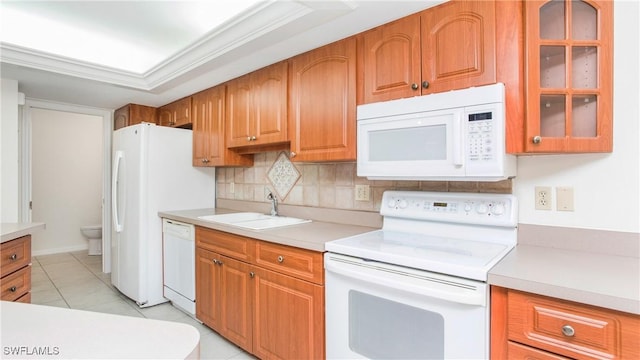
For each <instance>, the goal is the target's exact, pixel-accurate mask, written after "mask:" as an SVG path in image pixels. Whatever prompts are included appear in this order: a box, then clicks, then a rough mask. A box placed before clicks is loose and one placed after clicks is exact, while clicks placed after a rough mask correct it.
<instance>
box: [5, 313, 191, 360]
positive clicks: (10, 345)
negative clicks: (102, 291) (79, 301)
mask: <svg viewBox="0 0 640 360" xmlns="http://www.w3.org/2000/svg"><path fill="white" fill-rule="evenodd" d="M0 312H1V313H2V348H3V349H2V351H3V353H2V358H3V359H25V358H32V359H98V358H99V359H198V358H199V356H200V333H199V332H198V330H197V329H196V328H194V327H193V326H191V325H188V324H183V323H178V322H169V321H161V320H153V319H145V318H137V317H131V316H121V315H112V314H104V313H97V312H91V311H82V310H74V309H66V308H58V307H53V306H42V305H33V304H23V303H15V302H7V301H2V302H0Z"/></svg>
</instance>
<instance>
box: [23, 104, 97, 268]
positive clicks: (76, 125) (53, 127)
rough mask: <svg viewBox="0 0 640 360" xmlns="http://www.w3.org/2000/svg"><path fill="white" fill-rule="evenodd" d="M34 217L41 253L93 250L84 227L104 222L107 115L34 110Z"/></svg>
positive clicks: (35, 246)
mask: <svg viewBox="0 0 640 360" xmlns="http://www.w3.org/2000/svg"><path fill="white" fill-rule="evenodd" d="M31 136H32V137H31V139H32V141H31V143H32V148H31V151H32V160H31V169H32V199H33V212H32V220H33V221H36V222H44V223H46V224H47V227H46V230H44V231H40V232H37V233H34V234H33V242H32V247H33V248H32V251H33V253H34V254H36V255H41V254H48V253H57V252H62V251H73V250H81V249H86V248H87V245H88V243H87V241H86V239H85V238H84V237H83V236H82V234H81V233H80V226H83V225H96V224H97V225H100V224H101V223H102V180H103V174H102V173H103V118H102V117H101V116H94V115H86V114H76V113H70V112H62V111H55V110H48V109H37V108H34V109H32V110H31Z"/></svg>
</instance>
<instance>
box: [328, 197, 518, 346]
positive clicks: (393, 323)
mask: <svg viewBox="0 0 640 360" xmlns="http://www.w3.org/2000/svg"><path fill="white" fill-rule="evenodd" d="M517 208H518V207H517V201H516V198H515V197H514V196H513V195H505V194H471V193H438V192H415V191H387V192H385V193H384V195H383V199H382V204H381V209H380V213H381V214H382V215H383V217H384V218H383V219H384V223H383V227H382V229H381V230H377V231H372V232H369V233H365V234H360V235H356V236H352V237H348V238H344V239H339V240H335V241H331V242H329V243H327V244H326V249H327V251H328V252H327V253H326V254H325V269H326V270H325V271H326V277H325V294H326V298H325V303H326V319H327V324H326V328H327V333H326V339H327V358H394V359H399V358H412V359H416V358H430V359H433V358H438V359H448V358H488V356H489V307H488V302H489V287H488V286H487V284H486V280H487V274H488V272H489V270H490V269H491V268H492V267H493V266H494V265H495V264H496V263H497V262H498V261H500V259H502V258H503V257H504V256H505V255H506V254H507V253H508V252H509V251H511V249H513V247H514V246H515V245H516V242H517Z"/></svg>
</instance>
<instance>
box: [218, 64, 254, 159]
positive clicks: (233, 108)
mask: <svg viewBox="0 0 640 360" xmlns="http://www.w3.org/2000/svg"><path fill="white" fill-rule="evenodd" d="M250 75H251V74H249V75H245V76H242V77H239V78H237V79H234V80H231V81H229V82H228V83H227V109H226V122H225V125H226V131H227V146H228V147H238V146H248V145H251V142H252V136H255V134H253V129H252V125H251V106H252V105H251V76H250Z"/></svg>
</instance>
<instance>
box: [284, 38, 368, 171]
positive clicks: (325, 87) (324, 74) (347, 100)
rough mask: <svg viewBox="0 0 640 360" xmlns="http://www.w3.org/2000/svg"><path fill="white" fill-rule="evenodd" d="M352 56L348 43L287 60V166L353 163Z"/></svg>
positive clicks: (353, 48) (350, 41) (351, 40)
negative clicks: (289, 160) (336, 162)
mask: <svg viewBox="0 0 640 360" xmlns="http://www.w3.org/2000/svg"><path fill="white" fill-rule="evenodd" d="M355 55H356V43H355V38H348V39H346V40H342V41H338V42H335V43H333V44H329V45H327V46H324V47H321V48H318V49H316V50H313V51H310V52H307V53H304V54H302V55H298V56H296V57H294V58H293V59H291V63H290V77H291V88H290V96H291V97H290V99H289V107H290V108H289V116H290V122H289V125H290V131H289V139H291V151H292V152H293V154H292V158H291V160H293V161H334V160H355V159H356V57H355Z"/></svg>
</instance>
